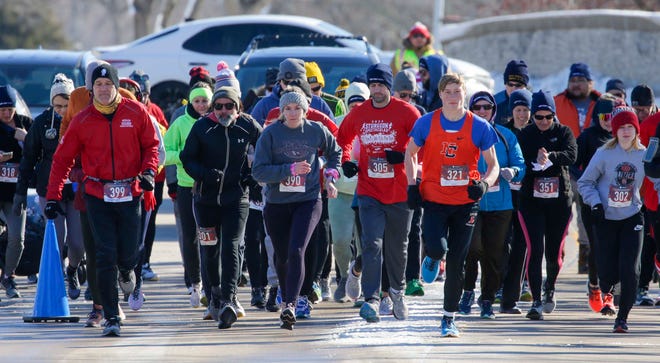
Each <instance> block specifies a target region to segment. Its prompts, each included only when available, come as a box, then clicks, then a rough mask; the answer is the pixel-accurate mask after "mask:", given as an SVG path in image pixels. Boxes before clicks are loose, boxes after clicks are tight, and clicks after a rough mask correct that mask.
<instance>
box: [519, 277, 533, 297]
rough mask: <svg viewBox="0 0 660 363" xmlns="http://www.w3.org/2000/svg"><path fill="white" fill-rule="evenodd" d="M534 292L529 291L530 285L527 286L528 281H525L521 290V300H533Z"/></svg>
mask: <svg viewBox="0 0 660 363" xmlns="http://www.w3.org/2000/svg"><path fill="white" fill-rule="evenodd" d="M532 300H533V298H532V293H531V292H529V287H528V286H527V281H524V282H523V285H522V290H521V292H520V301H525V302H529V301H532Z"/></svg>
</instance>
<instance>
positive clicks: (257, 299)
mask: <svg viewBox="0 0 660 363" xmlns="http://www.w3.org/2000/svg"><path fill="white" fill-rule="evenodd" d="M250 294H251V296H250V306H254V307H256V308H257V309H263V308H265V307H266V298H265V297H264V289H263V288H261V287H253V288H252V290H251V292H250Z"/></svg>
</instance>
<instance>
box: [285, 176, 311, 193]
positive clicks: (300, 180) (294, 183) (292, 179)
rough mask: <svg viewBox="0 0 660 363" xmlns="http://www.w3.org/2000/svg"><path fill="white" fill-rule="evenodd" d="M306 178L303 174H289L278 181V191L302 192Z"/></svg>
mask: <svg viewBox="0 0 660 363" xmlns="http://www.w3.org/2000/svg"><path fill="white" fill-rule="evenodd" d="M306 180H307V178H306V175H304V174H299V175H289V176H288V177H287V178H286V179H284V180H282V181H281V182H280V192H289V193H291V192H293V193H296V192H297V193H304V192H305V181H306Z"/></svg>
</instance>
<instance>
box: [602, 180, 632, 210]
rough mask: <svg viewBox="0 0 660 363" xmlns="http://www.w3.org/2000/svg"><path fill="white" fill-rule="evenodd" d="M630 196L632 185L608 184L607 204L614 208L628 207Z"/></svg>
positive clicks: (630, 202)
mask: <svg viewBox="0 0 660 363" xmlns="http://www.w3.org/2000/svg"><path fill="white" fill-rule="evenodd" d="M632 198H633V187H632V185H626V186H622V187H618V186H616V185H610V191H609V193H608V194H607V205H608V206H610V207H614V208H623V207H629V206H630V205H631V204H632Z"/></svg>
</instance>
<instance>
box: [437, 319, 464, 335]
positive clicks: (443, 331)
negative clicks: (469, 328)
mask: <svg viewBox="0 0 660 363" xmlns="http://www.w3.org/2000/svg"><path fill="white" fill-rule="evenodd" d="M440 336H441V337H443V338H458V337H460V336H461V333H460V332H459V331H458V328H457V327H456V324H455V323H454V318H452V317H451V316H443V317H442V323H441V324H440Z"/></svg>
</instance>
